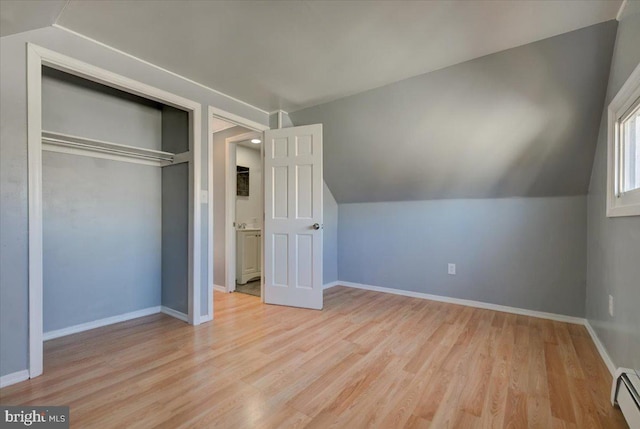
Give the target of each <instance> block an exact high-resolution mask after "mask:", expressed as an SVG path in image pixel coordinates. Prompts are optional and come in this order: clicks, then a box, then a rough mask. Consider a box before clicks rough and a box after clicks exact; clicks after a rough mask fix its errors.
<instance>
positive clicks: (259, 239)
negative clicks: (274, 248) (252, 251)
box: [256, 233, 262, 273]
mask: <svg viewBox="0 0 640 429" xmlns="http://www.w3.org/2000/svg"><path fill="white" fill-rule="evenodd" d="M256 255H257V261H258V262H257V267H258V268H257V271H258V272H259V273H260V272H261V271H262V233H258V234H257V236H256Z"/></svg>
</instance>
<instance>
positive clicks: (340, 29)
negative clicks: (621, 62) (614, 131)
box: [0, 0, 622, 203]
mask: <svg viewBox="0 0 640 429" xmlns="http://www.w3.org/2000/svg"><path fill="white" fill-rule="evenodd" d="M621 3H622V0H606V1H595V0H594V1H592V0H556V1H538V0H532V1H529V0H521V1H492V0H477V1H448V0H443V1H437V2H436V1H431V2H430V1H426V2H407V1H378V2H361V1H340V2H334V1H305V0H303V1H297V2H278V1H269V2H262V1H190V0H185V1H170V0H165V1H77V0H68V1H66V2H64V1H58V0H51V1H37V0H34V1H10V0H9V1H7V0H3V1H1V2H0V7H1V10H0V12H1V15H2V16H1V19H2V35H6V34H11V33H15V32H19V31H26V30H30V29H33V28H37V27H39V26H44V25H56V26H59V27H62V28H65V29H67V30H70V31H74V32H77V33H80V34H81V35H84V36H87V37H90V38H93V39H95V40H97V41H99V42H102V43H105V44H107V45H109V46H112V47H114V48H117V49H120V50H121V51H123V52H126V53H128V54H131V55H134V56H136V57H138V58H140V59H142V60H146V61H148V62H150V63H153V64H156V65H159V66H161V67H164V68H166V69H168V70H170V71H172V72H175V73H178V74H180V75H182V76H185V77H187V78H190V79H193V80H195V81H197V82H199V83H202V84H204V85H207V86H209V87H211V88H215V89H216V90H218V91H221V92H223V93H225V94H228V95H230V96H232V97H235V98H237V99H240V100H242V101H244V102H247V103H250V104H252V105H254V106H256V107H258V108H260V109H263V110H266V111H271V110H274V109H283V110H287V111H289V112H290V117H291V119H292V120H293V122H294V124H296V125H299V124H307V123H317V122H321V123H323V124H324V137H325V151H324V158H325V163H324V166H325V179H326V182H327V184H328V185H329V188H330V189H331V191H332V192H333V193H334V196H335V198H336V200H337V201H338V202H340V203H345V202H360V201H392V200H426V199H434V198H493V197H516V196H524V197H536V196H557V195H584V194H586V192H587V188H588V182H589V176H590V173H591V165H592V163H593V154H594V150H595V142H596V138H597V133H598V129H599V124H600V117H601V114H602V109H603V104H604V97H605V91H606V85H607V77H608V72H609V66H610V61H611V55H612V50H613V45H614V41H615V34H616V21H614V20H613V19H614V18H615V16H616V13H617V12H618V11H619V8H620V5H621Z"/></svg>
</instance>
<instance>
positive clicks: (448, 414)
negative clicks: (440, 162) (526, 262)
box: [0, 287, 625, 429]
mask: <svg viewBox="0 0 640 429" xmlns="http://www.w3.org/2000/svg"><path fill="white" fill-rule="evenodd" d="M214 305H215V319H214V321H212V322H210V323H206V324H203V325H200V326H198V327H191V326H188V325H187V324H185V323H184V322H181V321H179V320H176V319H174V318H171V317H168V316H166V315H163V314H156V315H151V316H147V317H144V318H140V319H135V320H130V321H127V322H123V323H119V324H116V325H111V326H106V327H102V328H98V329H95V330H92V331H86V332H82V333H79V334H75V335H70V336H67V337H62V338H58V339H55V340H51V341H48V342H46V343H45V345H44V351H45V362H44V363H45V371H44V374H43V375H42V376H41V377H38V378H36V379H33V380H29V381H26V382H23V383H19V384H16V385H14V386H10V387H7V388H4V389H1V390H0V403H2V404H3V405H14V404H15V405H17V404H33V405H69V406H70V407H71V427H73V428H76V427H81V428H101V429H103V428H122V427H127V428H149V427H158V428H216V427H221V428H230V427H251V428H303V427H307V428H315V427H317V428H322V429H327V428H332V427H333V428H345V427H347V428H350V429H357V428H381V429H389V428H402V427H407V428H429V427H431V428H447V427H451V428H500V427H514V428H520V427H523V428H524V427H528V428H554V427H557V428H561V427H562V428H578V427H579V428H614V429H615V428H624V427H625V423H624V420H623V417H622V415H621V413H620V411H619V410H617V409H615V408H613V407H611V405H610V404H609V402H608V395H609V387H610V383H611V376H610V375H609V373H608V370H607V368H606V366H605V365H604V363H603V362H602V360H601V359H600V356H599V354H598V352H597V349H596V348H595V345H594V344H593V342H592V341H591V338H590V337H589V334H588V332H587V331H586V330H585V329H584V327H582V326H577V325H569V324H565V323H560V322H553V321H549V320H543V319H536V318H531V317H527V316H521V315H513V314H507V313H500V312H495V311H491V310H485V309H476V308H470V307H464V306H460V305H452V304H447V303H443V302H435V301H427V300H421V299H416V298H410V297H404V296H393V295H388V294H383V293H376V292H370V291H365V290H356V289H349V288H343V287H334V288H332V289H329V290H327V291H326V292H325V308H324V310H323V311H310V310H303V309H295V308H290V307H280V306H272V305H265V304H262V303H260V301H259V299H258V298H256V297H252V296H249V295H242V294H224V293H218V292H216V294H215V303H214Z"/></svg>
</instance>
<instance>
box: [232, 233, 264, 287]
mask: <svg viewBox="0 0 640 429" xmlns="http://www.w3.org/2000/svg"><path fill="white" fill-rule="evenodd" d="M261 243H262V231H261V230H260V229H252V228H247V229H239V230H237V231H236V281H237V282H238V283H239V284H242V285H243V284H245V283H247V282H248V281H249V280H253V279H259V278H260V276H261V274H262V246H261Z"/></svg>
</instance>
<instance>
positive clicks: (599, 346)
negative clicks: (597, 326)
mask: <svg viewBox="0 0 640 429" xmlns="http://www.w3.org/2000/svg"><path fill="white" fill-rule="evenodd" d="M584 326H585V327H586V328H587V331H588V332H589V335H591V339H592V340H593V343H594V344H595V345H596V348H597V349H598V352H599V353H600V357H602V360H603V361H604V364H605V365H606V366H607V368H609V372H610V373H611V375H612V376H614V379H615V374H616V366H615V365H614V364H613V360H611V356H609V353H607V349H605V348H604V344H602V341H600V338H598V334H596V331H595V330H594V329H593V326H591V323H589V320H586V319H585V321H584Z"/></svg>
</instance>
